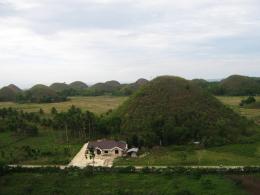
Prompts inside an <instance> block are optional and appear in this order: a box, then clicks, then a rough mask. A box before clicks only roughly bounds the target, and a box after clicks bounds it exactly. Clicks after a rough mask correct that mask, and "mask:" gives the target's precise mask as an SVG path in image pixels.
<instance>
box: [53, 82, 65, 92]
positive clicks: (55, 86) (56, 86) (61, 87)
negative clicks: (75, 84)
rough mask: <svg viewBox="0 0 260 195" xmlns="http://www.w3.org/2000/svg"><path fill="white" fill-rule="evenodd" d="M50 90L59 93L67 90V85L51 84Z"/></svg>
mask: <svg viewBox="0 0 260 195" xmlns="http://www.w3.org/2000/svg"><path fill="white" fill-rule="evenodd" d="M50 88H51V89H53V90H54V91H56V92H61V91H64V90H66V89H69V85H67V84H66V83H53V84H52V85H50Z"/></svg>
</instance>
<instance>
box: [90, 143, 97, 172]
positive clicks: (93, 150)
mask: <svg viewBox="0 0 260 195" xmlns="http://www.w3.org/2000/svg"><path fill="white" fill-rule="evenodd" d="M95 156H96V155H95V149H94V148H93V147H90V148H89V158H90V160H91V159H92V168H93V169H92V171H93V173H94V165H95Z"/></svg>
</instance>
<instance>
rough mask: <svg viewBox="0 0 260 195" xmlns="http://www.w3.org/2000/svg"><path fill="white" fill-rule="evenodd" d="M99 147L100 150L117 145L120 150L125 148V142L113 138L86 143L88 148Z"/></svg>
mask: <svg viewBox="0 0 260 195" xmlns="http://www.w3.org/2000/svg"><path fill="white" fill-rule="evenodd" d="M91 147H93V148H100V149H101V150H104V149H113V148H115V147H118V148H120V149H122V150H125V149H127V144H126V142H123V141H115V140H98V141H90V142H89V143H88V148H91Z"/></svg>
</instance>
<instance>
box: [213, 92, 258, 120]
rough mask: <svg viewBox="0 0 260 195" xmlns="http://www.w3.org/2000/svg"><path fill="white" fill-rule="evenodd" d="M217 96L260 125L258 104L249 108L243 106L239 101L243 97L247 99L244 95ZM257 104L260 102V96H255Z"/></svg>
mask: <svg viewBox="0 0 260 195" xmlns="http://www.w3.org/2000/svg"><path fill="white" fill-rule="evenodd" d="M217 98H218V99H219V100H220V101H221V102H222V103H224V104H225V105H227V106H229V107H230V108H232V109H233V110H234V111H236V112H237V113H239V114H241V115H242V116H245V117H247V118H249V119H252V120H254V121H255V122H256V123H257V124H258V125H260V108H258V107H257V106H256V108H254V107H253V108H248V107H241V106H239V103H240V102H241V100H242V99H245V98H246V97H244V96H217ZM255 99H256V101H257V104H256V105H258V103H259V102H260V96H257V97H255Z"/></svg>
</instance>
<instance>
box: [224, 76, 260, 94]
mask: <svg viewBox="0 0 260 195" xmlns="http://www.w3.org/2000/svg"><path fill="white" fill-rule="evenodd" d="M220 88H221V89H222V90H223V94H225V95H235V96H242V95H256V94H260V82H259V80H258V79H256V78H253V77H247V76H241V75H232V76H230V77H228V78H226V79H224V80H222V81H221V82H220Z"/></svg>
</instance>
